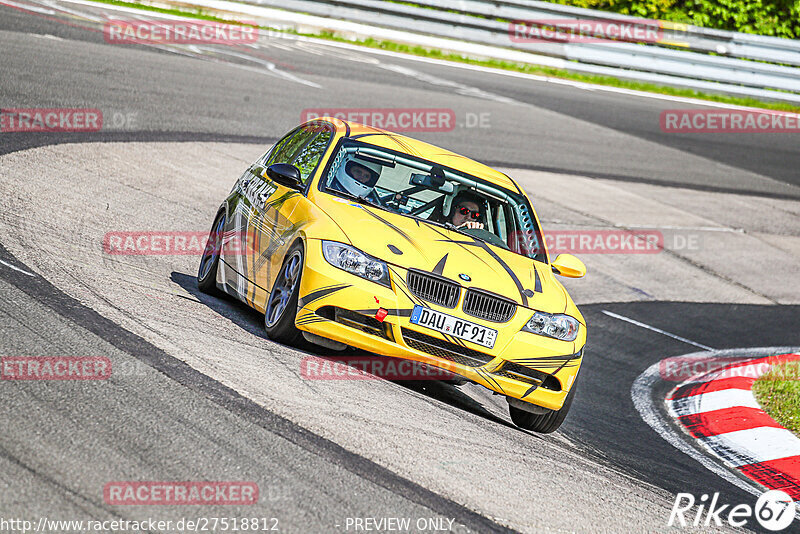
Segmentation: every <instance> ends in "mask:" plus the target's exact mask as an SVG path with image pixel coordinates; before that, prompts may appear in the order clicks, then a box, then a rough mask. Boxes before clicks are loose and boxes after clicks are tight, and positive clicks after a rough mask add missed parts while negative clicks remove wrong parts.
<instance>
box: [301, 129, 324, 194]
mask: <svg viewBox="0 0 800 534" xmlns="http://www.w3.org/2000/svg"><path fill="white" fill-rule="evenodd" d="M331 136H332V132H330V131H328V130H326V131H323V132H320V133H319V134H317V135H316V136H315V137H314V138H312V139H311V140H309V141H308V142H307V143H306V145H305V146H304V147H303V148H302V149H301V150H300V152H299V153H298V154H297V156H295V158H294V160H293V161H292V164H293V165H294V166H295V167H297V168H298V169H300V176H301V177H302V179H303V183H306V180H308V178H309V176H311V174H312V173H313V172H314V169H316V168H317V164H318V163H319V160H320V158H322V155H323V154H324V153H325V149H326V148H328V143H329V142H330V140H331Z"/></svg>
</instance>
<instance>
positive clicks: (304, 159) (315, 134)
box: [265, 127, 333, 183]
mask: <svg viewBox="0 0 800 534" xmlns="http://www.w3.org/2000/svg"><path fill="white" fill-rule="evenodd" d="M320 130H322V131H320ZM332 135H333V133H332V132H331V131H330V130H329V129H323V128H303V127H300V128H297V129H296V130H294V131H293V132H291V133H289V135H287V136H286V137H284V138H283V139H282V140H280V141H279V142H278V143H277V144H276V145H275V148H274V149H273V150H272V153H271V154H270V155H269V157H268V158H267V160H266V162H265V165H266V166H267V167H269V166H270V165H272V164H274V163H291V164H292V165H294V166H295V167H297V168H298V169H300V176H301V178H302V181H303V183H306V180H308V177H309V176H311V174H312V173H313V172H314V169H316V167H317V163H319V160H320V158H321V157H322V154H324V153H325V149H326V148H327V147H328V143H329V142H330V140H331V137H332Z"/></svg>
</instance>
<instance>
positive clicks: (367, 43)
mask: <svg viewBox="0 0 800 534" xmlns="http://www.w3.org/2000/svg"><path fill="white" fill-rule="evenodd" d="M92 1H94V2H97V3H101V4H111V5H116V6H124V7H132V8H137V9H142V10H145V11H154V12H157V13H164V14H170V15H178V16H183V17H191V18H196V19H201V20H210V21H216V22H224V23H227V24H235V23H236V22H234V21H231V20H228V19H225V18H222V17H218V16H215V15H212V14H209V13H208V12H206V11H203V10H201V9H179V8H177V7H176V8H162V7H156V6H150V5H146V4H140V3H138V2H126V1H124V0H92ZM264 29H267V28H264ZM269 30H270V31H274V32H277V31H278V30H275V29H274V28H269ZM283 33H288V34H292V35H300V36H304V37H314V38H317V39H326V40H329V41H337V42H344V43H350V44H355V45H360V46H364V47H367V48H378V49H381V50H388V51H392V52H399V53H403V54H410V55H414V56H421V57H428V58H434V59H442V60H445V61H453V62H457V63H466V64H469V65H477V66H482V67H490V68H495V69H501V70H508V71H514V72H522V73H525V74H533V75H537V76H547V77H551V78H560V79H563V80H572V81H577V82H583V83H590V84H595V85H604V86H609V87H619V88H622V89H631V90H634V91H644V92H648V93H656V94H663V95H670V96H678V97H686V98H696V99H699V100H708V101H711V102H721V103H725V104H733V105H737V106H747V107H754V108H762V109H770V110H777V111H790V112H800V106H798V105H796V104H792V103H789V102H771V101H764V100H758V99H754V98H747V97H737V96H729V95H721V94H713V93H704V92H702V91H695V90H693V89H681V88H677V87H670V86H665V85H658V84H653V83H647V82H638V81H634V80H623V79H620V78H614V77H612V76H599V75H594V74H581V73H578V72H572V71H568V70H564V69H556V68H552V67H544V66H541V65H533V64H530V63H515V62H509V61H502V60H497V59H475V58H470V57H465V56H463V55H460V54H453V53H448V52H443V51H441V50H436V49H431V48H427V47H423V46H414V45H407V44H403V43H396V42H393V41H383V40H377V39H372V38H367V39H362V40H351V39H345V38H343V37H341V36H338V35H336V34H335V33H332V32H320V33H299V32H295V31H292V30H285V31H283Z"/></svg>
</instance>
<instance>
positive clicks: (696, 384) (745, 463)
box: [666, 353, 800, 500]
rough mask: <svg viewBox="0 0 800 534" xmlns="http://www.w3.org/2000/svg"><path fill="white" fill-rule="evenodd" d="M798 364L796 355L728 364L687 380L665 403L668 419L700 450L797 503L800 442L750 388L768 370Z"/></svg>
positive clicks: (797, 355) (799, 492) (798, 358)
mask: <svg viewBox="0 0 800 534" xmlns="http://www.w3.org/2000/svg"><path fill="white" fill-rule="evenodd" d="M798 360H800V354H793V353H792V354H781V355H777V356H769V357H762V358H751V359H745V360H740V361H737V362H735V363H729V364H728V365H725V366H724V367H721V368H720V367H717V368H716V369H715V370H712V371H708V372H702V373H701V374H698V375H695V376H692V377H691V378H689V379H688V380H685V381H684V382H682V383H680V384H679V385H678V386H676V387H675V388H673V389H672V391H671V392H670V393H669V395H668V396H667V399H666V404H667V409H668V412H669V413H670V415H672V417H673V418H675V420H676V421H677V422H678V424H679V425H680V426H681V427H682V428H683V429H684V430H685V431H686V432H687V433H688V434H689V435H690V436H691V437H692V438H694V439H695V440H697V442H698V443H699V444H700V445H701V446H702V447H703V448H704V449H706V450H708V451H709V452H710V453H711V454H713V455H715V456H717V457H718V458H720V459H721V460H722V461H723V463H725V464H726V465H727V466H728V467H730V468H732V469H735V470H738V471H739V472H740V473H742V474H743V475H745V476H746V477H748V478H750V479H751V480H753V481H754V482H756V483H758V484H760V485H762V486H764V487H766V488H768V489H775V490H781V491H784V492H786V493H787V494H789V495H790V496H791V497H792V498H793V499H795V500H800V438H798V437H797V436H795V435H794V434H793V433H792V432H790V431H789V430H787V429H785V428H784V427H782V426H781V425H780V424H778V423H777V422H776V421H775V420H773V419H772V418H771V417H770V416H769V415H767V413H766V412H764V411H763V410H762V409H761V407H760V406H759V405H758V403H757V402H756V400H755V397H754V396H753V392H752V387H753V384H754V382H755V381H756V380H757V379H758V378H759V377H760V376H761V375H762V374H764V373H765V372H766V371H767V370H768V369H769V368H770V367H771V366H772V365H776V364H781V363H785V362H790V361H798ZM704 367H706V366H704Z"/></svg>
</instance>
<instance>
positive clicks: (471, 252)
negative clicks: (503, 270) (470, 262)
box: [423, 221, 492, 269]
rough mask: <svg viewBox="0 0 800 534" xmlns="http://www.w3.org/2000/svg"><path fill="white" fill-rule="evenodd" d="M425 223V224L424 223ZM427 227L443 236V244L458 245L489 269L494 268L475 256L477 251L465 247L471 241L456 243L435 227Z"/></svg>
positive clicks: (430, 225)
mask: <svg viewBox="0 0 800 534" xmlns="http://www.w3.org/2000/svg"><path fill="white" fill-rule="evenodd" d="M423 222H424V221H423ZM426 226H427V227H428V228H429V229H430V230H433V231H434V232H436V233H437V234H439V235H440V236H442V237H443V238H444V239H441V240H440V241H441V242H444V243H455V244H456V245H458V246H459V247H461V248H462V249H464V250H466V251H467V252H469V253H470V254H472V255H473V256H475V258H476V259H478V260H480V261H481V262H483V264H484V265H486V266H487V267H489V268H490V269H491V267H492V266H491V265H489V264H488V263H487V262H486V260H484V259H483V258H481V257H480V256H479V255H477V254H475V251H473V250H471V249H468V248H467V247H465V246H464V243H468V244H471V243H470V242H469V241H466V242H465V241H456V240H455V239H452V238H450V237H449V236H448V235H447V234H443V233H442V232H440V231H439V229H438V228H436V227H435V226H433V225H432V224H428V225H426Z"/></svg>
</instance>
